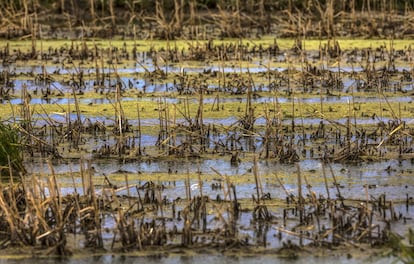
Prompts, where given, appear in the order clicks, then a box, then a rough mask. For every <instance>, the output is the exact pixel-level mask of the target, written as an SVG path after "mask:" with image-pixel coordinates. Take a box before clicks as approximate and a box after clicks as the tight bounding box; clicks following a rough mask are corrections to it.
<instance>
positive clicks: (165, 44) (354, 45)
mask: <svg viewBox="0 0 414 264" xmlns="http://www.w3.org/2000/svg"><path fill="white" fill-rule="evenodd" d="M295 41H296V39H286V38H281V39H278V38H274V37H272V36H265V37H263V38H260V39H224V40H214V41H213V44H214V45H222V44H223V45H228V44H234V45H244V46H245V45H249V46H250V47H253V46H259V45H262V47H263V48H268V47H269V46H272V45H274V44H275V43H276V44H277V45H278V46H279V48H280V49H282V50H285V49H290V48H292V47H293V45H294V44H295ZM334 41H338V43H339V45H340V47H341V49H342V50H347V49H364V48H372V49H376V48H380V47H385V48H388V49H389V48H390V47H393V48H394V49H396V50H399V49H404V48H408V47H409V46H410V45H413V44H414V41H413V40H411V39H347V38H338V39H330V40H329V39H322V40H319V39H303V40H302V47H303V48H304V49H305V50H309V51H311V50H319V48H320V47H321V46H323V45H328V42H329V43H332V42H334ZM207 43H208V41H207V40H170V41H167V40H120V39H118V40H116V39H115V40H102V39H84V40H79V39H74V40H37V41H35V47H36V50H38V51H47V49H49V48H52V49H59V48H62V47H63V48H66V49H69V48H70V47H71V46H72V45H73V46H75V47H76V46H78V47H79V48H81V47H82V46H84V45H86V46H87V47H88V49H90V50H91V49H94V48H95V47H97V48H99V49H107V48H119V49H121V48H123V47H126V48H127V49H129V50H131V49H132V47H136V49H137V51H138V52H144V51H149V50H150V49H154V50H161V49H162V50H167V49H175V48H177V49H178V50H181V49H187V48H188V47H190V46H193V47H196V46H200V45H206V44H207ZM7 44H8V45H9V47H10V49H11V50H15V49H16V50H17V49H20V50H21V51H24V52H29V51H31V49H32V45H33V42H32V41H31V40H27V41H15V40H10V41H7V42H3V44H2V45H0V48H2V49H4V48H5V46H6V45H7Z"/></svg>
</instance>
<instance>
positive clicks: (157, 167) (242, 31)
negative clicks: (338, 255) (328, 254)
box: [0, 1, 414, 262]
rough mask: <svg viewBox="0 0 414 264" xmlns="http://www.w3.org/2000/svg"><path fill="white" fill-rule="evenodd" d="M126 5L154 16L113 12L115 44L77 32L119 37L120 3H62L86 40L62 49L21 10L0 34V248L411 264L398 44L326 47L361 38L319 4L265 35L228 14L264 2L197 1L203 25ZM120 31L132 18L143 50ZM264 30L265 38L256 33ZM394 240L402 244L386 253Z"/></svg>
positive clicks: (174, 4)
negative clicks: (380, 259) (364, 257)
mask: <svg viewBox="0 0 414 264" xmlns="http://www.w3.org/2000/svg"><path fill="white" fill-rule="evenodd" d="M10 2H11V1H7V3H2V4H0V7H5V8H6V9H7V10H9V9H10V7H11V6H10V5H9V4H8V3H10ZM21 2H22V3H26V1H21ZM135 2H136V1H135ZM144 2H146V1H140V3H139V4H138V3H131V6H129V7H128V8H129V9H128V10H129V12H130V14H135V12H136V10H137V8H138V6H140V8H142V10H147V11H151V10H152V11H156V15H155V16H152V17H151V16H148V17H142V16H131V21H130V22H128V26H126V27H125V32H124V33H125V34H124V35H123V37H122V39H113V40H111V41H106V40H105V41H103V40H98V39H95V38H93V36H98V35H102V34H104V35H106V36H113V35H114V34H117V33H119V32H118V30H119V28H118V27H116V26H115V25H116V24H117V22H118V20H119V19H120V18H119V17H118V16H114V14H115V10H119V8H120V6H122V4H121V3H124V1H110V3H111V4H109V5H108V6H106V5H105V7H104V6H101V8H102V10H101V12H95V11H97V10H96V9H92V7H94V8H95V6H94V5H93V4H94V3H95V1H88V3H86V2H85V1H79V2H78V4H79V5H80V6H89V5H90V4H92V6H89V7H90V8H91V9H87V10H89V11H90V12H91V15H92V16H93V17H94V18H93V21H95V22H92V21H86V22H90V23H98V24H100V23H103V24H104V25H99V26H104V27H103V28H100V27H99V26H97V27H96V28H95V27H94V28H93V29H92V28H90V29H88V28H87V27H85V26H82V27H79V28H78V29H81V33H79V32H78V33H79V34H82V38H79V39H76V40H75V39H73V40H65V41H61V40H57V41H51V40H45V39H42V37H41V34H39V33H41V32H38V31H39V30H40V29H41V28H42V25H39V24H36V23H38V22H37V21H36V22H34V21H35V20H32V18H31V15H30V14H29V13H30V12H32V11H33V10H31V9H30V8H29V9H27V8H26V9H25V10H26V11H25V12H24V17H25V18H31V19H29V20H24V19H23V20H21V21H27V24H25V23H24V24H18V23H16V25H19V28H18V29H16V31H12V30H11V29H10V30H8V31H7V32H0V34H3V35H5V36H7V37H12V36H20V35H21V34H23V33H24V34H29V32H30V34H29V35H27V36H28V37H27V38H28V39H30V41H4V42H2V44H1V46H0V60H1V61H2V64H1V66H0V103H1V104H0V114H1V116H2V122H1V126H0V134H1V135H0V147H1V149H0V166H1V168H2V170H1V173H2V175H4V176H3V178H4V179H10V180H9V181H8V182H7V183H2V184H0V233H1V234H2V235H1V237H0V248H1V249H2V250H7V249H13V248H17V247H20V246H22V247H27V248H30V249H31V251H30V252H33V254H34V255H39V256H44V255H46V256H49V255H53V256H70V255H72V254H77V253H79V252H82V251H88V250H89V251H93V252H110V253H111V254H112V253H113V254H115V253H122V254H128V253H132V252H133V253H136V252H139V253H142V254H152V253H153V252H154V251H156V252H162V253H163V254H167V255H168V254H169V252H173V253H174V252H178V253H180V251H182V250H183V249H186V250H191V251H192V252H196V253H197V252H201V253H203V252H206V250H207V252H212V251H215V252H219V253H222V252H241V251H243V252H244V253H246V254H259V253H260V254H262V253H269V252H270V253H275V254H277V255H278V256H285V257H291V258H296V257H298V256H299V255H300V254H301V252H302V251H306V250H305V249H308V248H311V247H312V248H318V249H321V248H322V249H323V248H328V249H332V250H334V249H340V248H346V249H356V250H367V251H368V250H374V249H375V248H387V249H395V250H396V252H398V251H397V250H400V251H399V252H400V256H401V258H402V260H406V261H407V262H409V261H411V254H410V253H411V251H410V249H411V246H412V243H411V242H412V241H411V240H412V238H411V235H412V231H411V229H410V228H409V227H410V226H411V225H412V212H411V211H412V210H411V209H412V206H413V198H412V197H411V196H412V195H411V192H412V188H413V187H412V186H413V184H412V182H413V180H412V177H411V175H412V172H413V171H414V169H413V168H412V167H413V166H412V164H413V163H414V162H413V161H414V146H413V143H414V138H413V136H414V127H413V122H412V114H413V112H414V108H413V107H412V98H411V95H412V93H413V91H414V87H413V75H414V65H413V62H414V60H413V57H414V51H413V50H412V44H414V42H412V41H411V40H409V39H407V40H397V39H395V38H394V37H393V38H388V39H380V40H376V41H371V40H369V41H364V40H347V39H341V38H338V36H339V35H344V34H343V32H339V28H338V27H337V25H336V24H335V22H339V21H341V23H343V25H346V26H347V27H349V28H351V29H352V30H351V31H349V32H352V33H351V35H354V34H357V32H358V30H359V29H361V30H362V29H364V30H365V32H371V31H372V30H371V29H372V28H373V27H374V26H372V25H371V26H369V27H372V28H371V29H369V30H367V29H366V28H363V26H364V25H366V23H363V21H367V20H366V18H363V17H359V15H360V14H355V13H352V16H350V17H348V18H350V19H348V20H347V15H350V14H349V13H348V12H349V10H351V9H352V10H354V11H355V10H356V9H357V8H361V9H362V7H360V6H358V5H357V6H353V7H351V6H349V7H348V8H346V7H343V9H344V11H343V12H344V13H337V11H338V10H337V7H334V6H333V1H326V3H324V4H321V3H316V2H315V1H307V3H306V4H305V3H304V4H303V5H308V3H313V4H314V5H309V6H307V8H308V11H309V14H305V16H304V17H303V19H305V20H302V16H300V15H299V14H296V11H294V10H295V9H292V7H289V9H288V10H285V12H284V13H283V14H284V15H285V16H286V17H288V21H284V20H283V21H282V20H281V21H279V19H277V18H274V17H272V16H270V17H269V20H270V22H269V23H271V24H269V25H267V26H266V28H263V25H264V24H266V23H267V22H266V21H264V20H263V17H264V16H260V18H258V17H256V16H253V14H250V15H252V16H251V17H250V15H249V14H248V13H245V12H244V11H243V12H241V10H244V9H243V8H242V6H243V7H246V6H247V5H249V4H250V7H254V8H258V9H257V10H259V13H260V12H262V13H263V15H264V13H265V7H269V8H270V7H273V8H276V7H275V6H274V5H273V4H272V3H270V2H268V1H259V2H257V3H255V4H253V1H244V2H243V3H239V4H240V5H238V6H237V7H234V8H235V9H229V7H230V5H229V3H228V2H227V1H212V2H211V4H213V2H214V3H216V5H215V6H214V8H216V9H215V10H216V11H218V12H216V13H215V15H212V14H209V15H208V17H209V18H210V20H208V23H207V24H206V25H203V26H204V27H203V28H200V25H197V24H196V22H195V20H191V19H190V20H189V21H193V22H191V23H190V22H188V21H187V17H186V15H185V14H184V13H182V12H181V10H183V9H182V8H190V9H191V8H192V10H193V11H194V12H193V13H191V14H193V15H194V14H196V13H197V12H199V11H200V8H201V7H200V6H199V5H198V4H196V3H197V1H190V2H188V1H169V3H170V7H171V8H172V9H171V10H173V12H172V13H171V14H172V15H169V14H167V13H169V12H166V9H165V7H164V6H162V5H160V2H159V1H155V3H154V6H153V9H151V8H149V7H146V6H142V5H143V3H144ZM218 2H222V4H223V3H225V5H219V4H218ZM236 2H240V1H236ZM368 2H371V1H368ZM61 3H63V5H62V4H61ZM61 3H60V4H56V6H59V5H61V6H60V10H61V12H62V13H65V12H69V13H70V12H73V10H70V11H69V10H68V6H66V5H64V3H65V1H61ZM114 3H116V4H114ZM129 3H130V1H129ZM184 3H186V4H184ZM344 3H345V2H344ZM364 3H365V2H364ZM281 4H283V3H281ZM213 5H214V4H213ZM344 5H345V4H344ZM380 6H381V8H382V9H381V11H384V10H385V9H386V3H385V2H384V1H382V2H381V5H380ZM78 7H79V6H75V5H73V4H72V9H77V8H78ZM18 8H20V6H16V9H13V10H14V11H16V10H17V9H18ZM105 8H108V10H106V9H105ZM373 8H374V7H373ZM375 8H378V7H377V6H376V7H375ZM388 9H390V10H391V9H392V10H400V11H401V12H402V13H403V14H404V15H402V13H401V14H398V15H397V14H395V15H396V17H403V18H404V21H405V22H398V23H397V22H395V23H394V25H395V26H396V27H397V26H398V28H402V29H404V30H406V32H408V31H409V30H410V28H412V27H411V26H412V21H411V20H410V19H407V18H409V17H410V16H409V15H410V12H411V11H410V10H411V9H410V6H409V5H408V3H407V5H406V7H405V8H404V10H402V9H401V6H399V5H398V6H391V5H390V6H388ZM335 10H336V11H335ZM29 11H30V12H29ZM230 11H231V12H230ZM311 11H313V12H314V13H315V11H317V14H319V15H318V16H317V19H316V20H315V17H312V16H311V15H310V13H312V12H311ZM373 11H374V10H373ZM376 11H378V10H376ZM10 12H11V11H10ZM33 12H34V13H33V14H37V13H36V12H37V11H33ZM94 12H95V13H94ZM98 13H100V14H98ZM22 14H23V13H22ZM104 14H106V15H108V17H107V18H105V19H99V17H100V16H103V15H104ZM149 14H150V13H149ZM141 15H142V14H141ZM0 16H3V17H8V15H7V14H6V13H1V12H0ZM128 16H129V15H128ZM339 16H340V17H341V19H339V18H338V17H339ZM370 17H373V16H370ZM192 18H194V17H192ZM242 18H243V19H242ZM245 18H249V19H245ZM391 18H395V17H394V16H392V17H387V19H391ZM67 19H68V21H66V22H67V25H70V26H69V28H71V27H72V22H73V21H72V20H71V19H72V18H71V16H70V15H68V16H67ZM140 19H141V20H140ZM258 19H259V20H258ZM306 19H307V20H306ZM342 19H343V20H342ZM384 19H385V18H384ZM12 20H13V19H12V18H10V17H9V20H6V22H7V21H9V22H10V21H12ZM13 21H14V20H13ZM19 21H20V20H19ZM105 21H110V22H105ZM134 21H135V22H136V21H140V22H147V23H148V22H149V21H150V23H148V24H145V23H144V25H145V27H148V28H142V34H146V33H148V34H149V35H148V36H147V37H144V38H143V39H145V40H142V39H139V37H137V35H138V34H137V33H138V30H137V28H136V27H135V26H133V25H134ZM245 21H250V22H251V23H252V27H249V28H248V27H245V25H244V22H245ZM275 21H276V22H278V24H280V29H279V30H280V31H279V33H280V34H274V35H272V37H269V36H262V34H263V33H271V32H273V31H272V30H273V26H272V25H273V24H272V23H274V22H275ZM314 21H318V27H311V26H310V25H313V24H314V23H315V22H314ZM372 21H374V22H378V21H382V20H381V18H378V19H372ZM401 21H403V20H401ZM33 23H35V24H33ZM188 23H190V24H188ZM209 24H213V29H212V31H214V32H212V34H210V33H211V32H210V30H211V29H210V28H209V26H208V25H209ZM148 25H149V26H148ZM260 25H262V26H260ZM74 27H75V26H74ZM131 27H132V28H133V30H132V31H131ZM37 28H38V29H37ZM75 28H76V27H75ZM109 28H110V29H111V30H113V31H111V30H109ZM89 30H92V31H93V32H92V31H89ZM95 30H97V31H95ZM101 30H102V31H101ZM388 30H389V29H388V28H385V27H383V28H382V29H381V32H374V31H372V34H373V35H376V36H382V34H383V33H384V32H388ZM98 31H99V32H98ZM213 33H214V34H213ZM254 33H256V36H255V37H254V38H250V39H242V38H239V37H241V36H251V35H252V34H254ZM395 33H396V32H395ZM24 34H23V35H24ZM280 35H283V36H291V37H292V39H280V38H279V36H280ZM184 36H191V37H188V38H186V40H175V39H177V38H180V37H184ZM207 36H209V37H207ZM214 36H218V37H219V38H214ZM309 36H319V38H318V40H315V39H309ZM322 36H327V39H326V40H323V41H322V40H319V39H321V37H322ZM141 37H142V36H141ZM225 37H238V38H236V39H224V38H225ZM156 38H162V39H165V40H164V41H157V40H154V39H156ZM108 164H109V165H108ZM275 164H276V165H275ZM384 164H385V165H384ZM216 165H217V167H216ZM377 165H381V166H378V167H380V168H372V167H377ZM352 166H353V167H352ZM384 166H385V167H384ZM26 167H27V168H29V169H26ZM355 167H361V168H358V170H354V171H352V170H350V168H355ZM362 167H363V168H362ZM383 167H384V168H383ZM102 168H103V169H102ZM281 168H285V169H286V168H288V169H286V171H283V172H282V171H281ZM362 170H366V173H365V172H364V173H365V174H364V175H363V173H360V174H358V172H361V171H362ZM230 173H232V175H230ZM373 174H375V175H373ZM367 175H368V176H367ZM6 176H8V177H6ZM13 176H19V181H14V177H13ZM393 192H395V193H393ZM405 232H408V233H409V238H408V240H409V243H408V244H407V243H405V242H404V243H400V241H399V240H398V236H401V235H403V234H404V233H405ZM406 249H407V250H406ZM390 252H391V251H390ZM348 257H352V253H350V254H349V255H348Z"/></svg>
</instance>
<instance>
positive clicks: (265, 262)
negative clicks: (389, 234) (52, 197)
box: [0, 255, 399, 264]
mask: <svg viewBox="0 0 414 264" xmlns="http://www.w3.org/2000/svg"><path fill="white" fill-rule="evenodd" d="M33 263H43V264H52V263H59V264H98V263H102V264H106V263H122V264H132V263H146V264H163V263H164V264H187V263H188V264H190V263H197V264H201V263H218V264H221V263H223V264H224V263H229V264H250V263H252V264H255V263H257V264H271V263H281V264H284V263H286V264H307V263H315V264H316V263H323V264H325V263H326V264H327V263H346V264H354V263H377V264H388V263H399V262H398V259H396V258H393V257H386V258H375V257H367V258H348V257H343V256H329V257H306V258H299V259H284V258H277V257H275V256H266V255H264V256H263V255H262V256H260V255H259V256H254V257H232V256H225V255H197V256H169V257H130V256H112V255H106V256H99V257H74V258H69V259H49V258H45V259H19V260H6V259H0V264H33Z"/></svg>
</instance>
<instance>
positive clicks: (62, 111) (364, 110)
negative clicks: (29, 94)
mask: <svg viewBox="0 0 414 264" xmlns="http://www.w3.org/2000/svg"><path fill="white" fill-rule="evenodd" d="M121 106H122V108H123V111H124V114H125V117H127V118H128V119H135V120H137V119H138V112H139V115H140V118H141V119H158V118H159V116H160V115H162V116H165V113H167V114H168V115H167V116H168V117H169V120H170V121H174V120H177V119H183V118H192V119H194V118H195V117H196V114H197V111H198V109H199V107H200V103H199V102H198V101H187V100H186V99H185V98H178V102H177V103H164V100H163V99H162V98H161V97H160V98H153V100H144V99H140V98H137V99H136V100H135V101H124V102H121ZM21 107H22V106H20V105H11V104H2V105H0V115H1V116H2V117H3V119H7V118H13V117H14V116H19V115H20V114H19V113H20V109H21ZM293 107H294V109H295V111H294V112H293V110H292V109H293ZM30 108H31V110H32V112H33V113H34V114H47V115H53V114H55V115H62V116H65V115H67V114H68V113H76V111H75V105H74V104H69V105H68V104H65V105H58V104H44V105H41V104H34V105H31V106H30ZM186 108H187V110H189V111H188V112H187V111H186ZM253 108H254V114H255V117H260V116H269V117H274V116H277V117H280V118H282V119H291V118H292V117H295V118H296V119H297V120H299V119H300V118H324V119H327V120H337V119H340V118H347V117H352V118H354V117H356V118H362V119H364V118H365V119H369V118H373V117H378V118H383V117H384V118H411V117H412V115H413V112H414V106H412V104H411V103H409V104H401V103H399V102H389V103H387V102H386V101H385V100H384V101H383V102H365V103H356V104H352V103H351V102H350V103H323V104H321V103H319V102H315V103H303V102H302V103H298V102H297V100H295V103H292V102H286V103H278V104H276V103H274V102H272V101H271V100H270V99H269V102H268V103H265V102H263V103H256V104H254V105H253ZM79 109H80V114H82V115H84V116H86V117H103V118H104V117H107V118H115V114H116V113H117V112H116V109H117V106H116V104H115V103H113V104H110V103H106V104H79ZM274 110H276V111H274ZM185 113H188V115H185ZM245 114H246V102H242V101H240V102H223V103H220V104H219V108H218V109H217V105H213V104H212V103H208V104H203V118H209V119H225V118H230V117H235V118H242V117H244V116H245ZM35 118H36V117H34V119H35Z"/></svg>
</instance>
